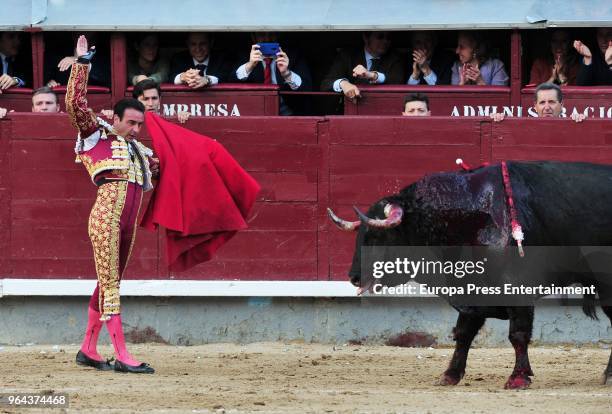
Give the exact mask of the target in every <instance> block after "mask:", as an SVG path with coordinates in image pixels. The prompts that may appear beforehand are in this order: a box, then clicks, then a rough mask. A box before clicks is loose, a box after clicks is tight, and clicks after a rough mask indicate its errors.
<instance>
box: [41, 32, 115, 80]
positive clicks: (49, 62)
mask: <svg viewBox="0 0 612 414" xmlns="http://www.w3.org/2000/svg"><path fill="white" fill-rule="evenodd" d="M86 36H87V38H88V39H90V41H91V43H92V45H95V48H96V49H95V50H96V54H95V56H94V57H93V59H92V61H91V66H90V68H89V81H88V84H89V85H93V86H103V87H105V88H109V87H110V81H111V72H110V53H109V49H108V47H107V44H108V42H103V41H102V39H101V38H100V35H99V34H98V33H97V32H89V33H87V34H86ZM72 37H73V40H72V42H48V43H49V44H50V46H51V47H47V50H48V53H45V67H44V78H45V79H46V85H47V86H49V87H51V88H53V87H55V86H66V85H67V84H68V77H69V76H70V71H69V70H68V69H70V68H71V67H72V64H73V63H74V62H75V61H76V57H75V56H74V50H71V49H67V48H65V47H62V48H60V49H58V48H57V47H55V48H54V47H52V46H54V45H56V44H60V45H62V46H63V45H65V44H76V39H77V34H76V33H73V34H72Z"/></svg>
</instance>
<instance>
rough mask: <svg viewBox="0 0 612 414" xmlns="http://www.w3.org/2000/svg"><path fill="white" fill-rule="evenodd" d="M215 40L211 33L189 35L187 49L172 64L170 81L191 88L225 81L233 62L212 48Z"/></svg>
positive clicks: (175, 57)
mask: <svg viewBox="0 0 612 414" xmlns="http://www.w3.org/2000/svg"><path fill="white" fill-rule="evenodd" d="M213 45H214V41H213V39H212V37H211V36H210V34H208V33H204V32H194V33H190V34H189V35H188V36H187V51H184V52H180V53H177V54H176V55H175V56H174V57H173V58H172V63H171V64H170V81H171V82H173V83H174V84H175V85H185V86H188V87H189V88H191V89H201V88H204V87H206V86H212V85H217V84H218V83H220V82H223V81H225V80H226V79H225V78H226V77H227V76H228V75H229V71H230V70H231V64H230V63H229V62H228V61H227V60H226V59H225V58H224V56H223V55H221V54H219V53H215V55H214V57H213V56H212V53H211V50H212V48H213Z"/></svg>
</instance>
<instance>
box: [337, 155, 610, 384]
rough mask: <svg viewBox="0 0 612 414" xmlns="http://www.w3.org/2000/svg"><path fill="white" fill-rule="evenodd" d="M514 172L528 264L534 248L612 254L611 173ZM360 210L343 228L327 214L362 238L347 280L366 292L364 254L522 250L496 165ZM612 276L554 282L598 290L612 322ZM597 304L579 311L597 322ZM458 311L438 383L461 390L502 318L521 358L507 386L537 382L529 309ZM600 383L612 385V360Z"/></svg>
mask: <svg viewBox="0 0 612 414" xmlns="http://www.w3.org/2000/svg"><path fill="white" fill-rule="evenodd" d="M508 171H509V176H510V181H511V187H512V192H513V199H514V205H515V208H516V213H517V218H518V221H519V223H520V224H521V226H522V228H523V233H524V241H523V245H524V246H525V251H526V255H527V256H528V255H529V246H612V166H604V165H594V164H588V163H562V162H549V161H540V162H510V163H508ZM356 211H357V214H358V217H359V220H358V221H346V220H342V219H340V218H338V217H337V216H336V215H335V214H334V213H333V212H332V211H331V210H329V215H330V218H331V219H332V220H333V221H334V222H335V224H336V225H337V226H338V227H340V228H341V229H343V230H357V231H358V234H357V240H356V248H355V253H354V256H353V263H352V266H351V269H350V272H349V277H350V280H351V283H353V284H354V285H355V286H359V287H360V291H361V292H363V291H364V290H368V289H369V288H370V286H363V285H362V282H363V280H362V277H361V271H362V270H361V265H362V263H361V259H362V258H361V248H362V247H363V246H400V245H404V246H435V245H439V246H454V245H472V246H501V247H503V246H509V245H515V246H516V242H515V241H514V240H513V238H512V234H511V233H512V231H511V216H510V212H509V207H508V201H507V199H506V191H505V189H504V182H503V178H502V169H501V166H500V165H491V166H487V167H482V168H479V169H476V170H473V171H460V172H451V173H441V174H432V175H429V176H426V177H425V178H423V179H421V180H420V181H418V182H416V183H413V184H411V185H409V186H407V187H405V188H404V189H403V190H401V192H400V193H399V194H395V195H392V196H390V197H386V198H384V199H382V200H380V201H378V202H377V203H375V204H374V205H373V206H372V207H371V208H370V209H369V210H368V212H367V214H365V215H364V214H362V213H360V212H359V211H358V210H357V209H356ZM532 248H536V247H532ZM514 249H516V247H514ZM611 275H612V269H610V273H606V274H605V275H604V276H603V278H602V276H601V275H598V277H597V278H594V277H592V276H593V275H592V274H588V272H586V273H581V274H578V275H576V274H574V273H571V274H569V273H568V274H567V275H566V276H562V277H561V280H559V277H557V280H556V283H557V285H566V286H567V285H570V284H575V283H581V284H582V285H588V284H592V285H594V286H595V287H596V289H597V294H598V295H599V298H600V304H601V307H602V310H603V312H604V313H605V314H606V315H607V316H608V318H610V320H611V322H612V306H610V305H611V301H610V299H612V288H611V286H612V283H611V282H612V279H611V277H612V276H611ZM364 279H365V278H364ZM602 280H603V281H604V282H603V283H600V282H601V281H602ZM592 299H593V298H592V297H586V296H585V299H584V301H585V304H583V309H584V310H585V313H587V315H588V316H591V317H595V311H594V308H593V302H592ZM451 304H452V302H451ZM455 308H456V309H457V310H458V311H459V316H458V319H457V324H456V326H455V328H454V329H453V334H454V335H453V337H454V340H455V342H456V346H455V352H454V354H453V357H452V359H451V361H450V364H449V367H448V369H447V370H446V371H445V372H444V374H443V375H442V377H441V379H440V384H441V385H455V384H457V383H458V382H459V381H460V380H461V378H462V377H463V375H464V373H465V366H466V361H467V355H468V352H469V349H470V346H471V344H472V340H473V339H474V337H475V336H476V334H477V333H478V331H479V330H480V328H481V327H482V326H483V324H484V322H485V320H486V318H498V319H508V320H509V322H510V326H509V335H508V339H509V340H510V343H511V344H512V346H513V347H514V349H515V352H516V362H515V366H514V370H513V371H512V374H511V375H510V377H509V378H508V381H507V382H506V384H505V386H506V388H526V387H528V386H529V384H530V383H531V379H530V376H532V375H533V372H532V370H531V367H530V364H529V357H528V353H527V347H528V344H529V342H530V340H531V335H532V328H533V316H534V308H533V306H455ZM603 383H604V384H612V354H611V355H610V361H609V363H608V366H607V367H606V369H605V371H604V376H603Z"/></svg>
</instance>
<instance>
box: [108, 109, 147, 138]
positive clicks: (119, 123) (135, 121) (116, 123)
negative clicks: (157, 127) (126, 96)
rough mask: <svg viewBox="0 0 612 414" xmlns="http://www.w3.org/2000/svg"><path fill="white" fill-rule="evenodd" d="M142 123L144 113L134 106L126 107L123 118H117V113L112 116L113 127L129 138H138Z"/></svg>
mask: <svg viewBox="0 0 612 414" xmlns="http://www.w3.org/2000/svg"><path fill="white" fill-rule="evenodd" d="M143 123H144V113H142V112H140V111H139V110H137V109H134V108H126V109H125V111H124V112H123V118H119V115H117V114H115V115H114V116H113V129H114V130H115V131H116V132H117V133H118V134H119V135H121V136H122V137H124V138H125V139H129V140H131V139H135V138H138V134H139V133H140V128H141V127H142V124H143Z"/></svg>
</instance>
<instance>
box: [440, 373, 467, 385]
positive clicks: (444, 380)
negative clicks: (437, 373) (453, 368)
mask: <svg viewBox="0 0 612 414" xmlns="http://www.w3.org/2000/svg"><path fill="white" fill-rule="evenodd" d="M461 377H462V376H461V375H455V374H451V373H448V372H445V373H444V374H442V376H441V377H440V379H439V380H438V382H437V383H436V385H443V386H446V385H457V384H459V381H461Z"/></svg>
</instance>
